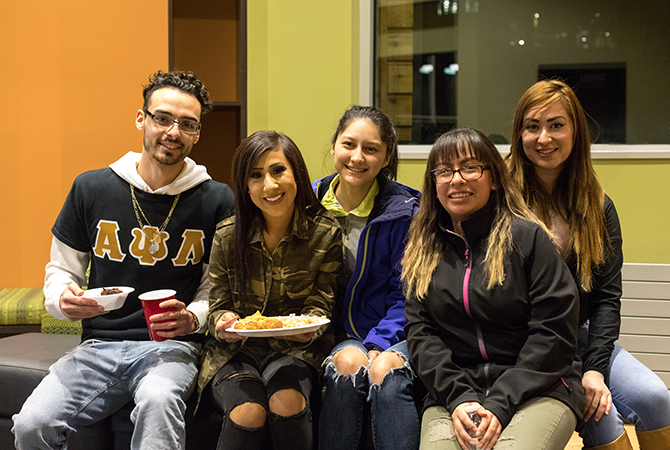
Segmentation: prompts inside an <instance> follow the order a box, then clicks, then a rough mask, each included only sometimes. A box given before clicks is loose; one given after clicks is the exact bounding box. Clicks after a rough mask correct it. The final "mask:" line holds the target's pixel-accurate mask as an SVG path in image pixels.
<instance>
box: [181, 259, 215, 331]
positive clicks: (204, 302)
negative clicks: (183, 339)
mask: <svg viewBox="0 0 670 450" xmlns="http://www.w3.org/2000/svg"><path fill="white" fill-rule="evenodd" d="M186 309H188V310H189V311H191V312H192V313H193V314H195V315H196V317H197V318H198V322H200V328H198V329H197V330H196V331H194V333H204V332H205V328H206V327H207V312H208V311H209V264H205V263H203V264H202V278H200V286H198V290H197V291H196V292H195V295H194V296H193V301H192V302H191V303H190V304H189V305H188V306H187V307H186Z"/></svg>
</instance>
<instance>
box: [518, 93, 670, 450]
mask: <svg viewBox="0 0 670 450" xmlns="http://www.w3.org/2000/svg"><path fill="white" fill-rule="evenodd" d="M590 149H591V142H590V137H589V127H588V122H587V120H586V115H585V114H584V110H583V109H582V106H581V104H580V103H579V100H578V99H577V96H576V95H575V93H574V91H573V90H572V89H571V88H570V87H569V86H568V85H566V84H565V83H563V82H561V81H557V80H545V81H540V82H538V83H536V84H535V85H533V86H532V87H531V88H529V89H528V90H527V91H526V93H525V94H524V95H523V96H522V97H521V100H520V101H519V106H518V107H517V111H516V115H515V118H514V128H513V131H512V146H511V151H510V154H509V155H508V157H507V158H508V159H507V162H508V164H509V167H510V171H511V176H512V178H513V180H514V181H515V182H516V184H517V186H519V187H520V188H521V190H522V193H523V195H524V197H525V199H526V201H527V202H528V204H529V205H530V207H531V208H532V210H533V211H535V213H536V214H537V215H538V216H539V217H540V218H541V219H542V220H543V221H544V223H545V224H546V225H547V227H549V228H550V229H551V231H552V232H553V233H554V235H555V236H556V237H557V244H558V247H559V249H560V252H561V254H562V255H563V258H564V259H565V262H566V263H567V264H568V267H569V268H570V270H571V272H572V274H573V277H574V279H575V281H576V282H577V285H578V286H579V294H580V308H579V309H580V317H579V323H580V327H579V345H578V349H577V354H578V355H579V357H580V358H581V359H582V360H583V362H584V366H583V369H582V371H583V379H582V384H583V386H584V391H585V396H586V403H585V405H584V409H583V413H584V422H585V426H584V427H583V428H582V429H581V431H580V435H581V437H582V439H583V441H584V445H585V446H586V448H598V449H608V450H609V449H632V447H631V444H630V441H629V440H628V437H627V436H626V431H625V429H624V427H623V424H624V422H623V420H622V418H623V419H625V420H626V421H628V422H630V423H633V424H634V425H635V430H636V433H637V437H638V441H639V442H640V448H641V449H642V450H649V449H670V395H668V390H667V388H666V386H665V385H664V384H663V382H662V381H661V379H660V378H658V377H657V376H656V375H655V374H654V373H653V372H652V371H651V370H649V369H648V368H647V367H645V366H644V365H643V364H642V363H641V362H639V361H638V360H637V359H635V358H634V357H633V356H632V355H630V354H629V353H628V352H627V351H626V350H624V349H623V348H621V346H620V345H619V344H617V343H616V340H617V339H618V337H619V326H620V324H621V316H620V309H621V293H622V287H621V267H622V264H623V255H622V252H621V243H622V239H621V227H620V226H619V218H618V216H617V212H616V208H615V207H614V203H613V202H612V200H611V199H610V198H609V197H608V196H607V195H605V193H604V192H603V189H602V187H601V186H600V183H598V179H597V178H596V174H595V171H594V170H593V166H592V165H591V154H590ZM631 379H635V382H634V383H631V382H630V380H631Z"/></svg>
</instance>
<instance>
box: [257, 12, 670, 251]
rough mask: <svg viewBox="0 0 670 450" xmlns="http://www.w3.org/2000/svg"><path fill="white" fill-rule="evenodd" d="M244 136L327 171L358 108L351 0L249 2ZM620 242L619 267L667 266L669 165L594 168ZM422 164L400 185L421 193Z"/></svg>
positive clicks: (405, 164) (409, 166) (316, 172)
mask: <svg viewBox="0 0 670 450" xmlns="http://www.w3.org/2000/svg"><path fill="white" fill-rule="evenodd" d="M247 5H248V6H247V8H248V11H247V12H248V107H249V113H248V129H249V133H252V132H254V131H256V130H261V129H274V130H277V131H281V132H284V133H286V134H287V135H289V136H290V137H291V138H292V139H293V140H294V141H295V142H296V143H297V144H298V147H299V148H300V149H301V150H302V152H303V154H304V156H305V160H306V162H307V166H308V168H309V171H310V174H311V176H312V179H316V178H318V177H321V176H323V175H325V174H327V173H329V172H331V171H332V167H333V166H332V159H331V158H330V154H329V153H328V149H329V145H330V136H331V135H332V133H333V132H334V130H335V126H336V125H337V120H338V119H339V117H340V116H341V114H342V113H343V112H344V110H345V109H346V108H347V107H348V106H349V105H351V104H354V103H357V102H358V88H357V86H358V64H359V61H358V59H359V53H358V36H359V25H358V23H359V22H358V21H359V17H358V11H359V5H358V1H356V0H353V1H351V0H282V1H273V0H250V1H249V2H248V3H247ZM594 164H595V167H596V171H597V172H598V176H599V177H600V182H601V183H602V185H603V187H604V188H605V191H606V192H607V193H608V195H609V196H610V197H612V199H613V200H614V202H615V204H616V207H617V210H618V212H619V218H620V220H621V226H622V229H623V236H624V259H625V261H626V262H632V263H664V264H670V160H639V161H631V160H616V161H614V160H597V161H595V163H594ZM424 170H425V162H424V161H420V160H404V161H402V162H401V164H400V172H399V177H398V180H399V181H400V182H401V183H405V184H408V185H410V186H412V187H415V188H417V189H421V187H422V186H421V185H422V179H423V173H424Z"/></svg>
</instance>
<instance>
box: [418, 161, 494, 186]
mask: <svg viewBox="0 0 670 450" xmlns="http://www.w3.org/2000/svg"><path fill="white" fill-rule="evenodd" d="M486 169H490V167H489V166H486V165H484V164H467V165H465V166H463V167H461V168H460V169H452V168H450V167H445V168H442V169H435V170H431V173H432V174H433V179H434V180H435V182H436V183H437V184H446V183H451V180H453V179H454V174H455V173H457V172H458V174H459V175H460V176H461V178H463V179H464V180H465V181H477V180H479V179H480V178H481V177H482V175H483V174H484V171H485V170H486Z"/></svg>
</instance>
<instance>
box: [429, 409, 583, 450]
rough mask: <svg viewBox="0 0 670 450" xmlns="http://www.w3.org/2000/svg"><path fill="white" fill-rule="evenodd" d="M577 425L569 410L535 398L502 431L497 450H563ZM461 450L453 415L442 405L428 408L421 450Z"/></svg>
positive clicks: (495, 449)
mask: <svg viewBox="0 0 670 450" xmlns="http://www.w3.org/2000/svg"><path fill="white" fill-rule="evenodd" d="M575 426H577V418H576V417H575V415H574V413H573V412H572V410H571V409H570V408H568V407H567V406H566V405H565V404H563V403H561V402H560V401H558V400H555V399H553V398H548V397H537V398H534V399H532V400H530V401H528V402H526V403H524V404H523V405H521V407H520V408H519V410H518V411H517V412H516V414H514V416H513V417H512V420H511V421H510V423H509V425H507V428H505V429H503V430H502V433H500V436H499V437H498V442H497V443H496V445H495V447H494V450H563V449H564V448H565V445H566V444H567V443H568V441H569V440H570V437H571V436H572V432H573V431H574V430H575ZM438 449H439V450H462V449H461V446H460V444H459V443H458V440H457V439H456V434H455V432H454V426H453V424H452V422H451V414H449V413H448V412H447V410H446V409H445V408H443V407H441V406H434V407H431V408H428V409H427V410H426V412H425V413H424V414H423V418H422V420H421V447H420V450H438Z"/></svg>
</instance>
